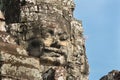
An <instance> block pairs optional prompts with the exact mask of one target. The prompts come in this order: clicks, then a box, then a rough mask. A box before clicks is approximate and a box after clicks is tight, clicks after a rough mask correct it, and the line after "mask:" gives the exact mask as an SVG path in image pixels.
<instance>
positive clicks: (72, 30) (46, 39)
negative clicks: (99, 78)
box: [0, 0, 89, 80]
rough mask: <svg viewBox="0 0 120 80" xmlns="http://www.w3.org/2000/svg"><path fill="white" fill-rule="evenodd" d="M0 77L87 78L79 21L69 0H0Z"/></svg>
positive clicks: (11, 79) (38, 79) (37, 79)
mask: <svg viewBox="0 0 120 80" xmlns="http://www.w3.org/2000/svg"><path fill="white" fill-rule="evenodd" d="M2 2H3V3H2V4H4V5H3V8H4V9H2V11H3V13H4V15H5V21H6V27H5V29H6V31H0V78H1V79H2V80H88V73H89V66H88V62H87V57H86V52H85V39H84V37H83V28H82V23H81V21H79V20H76V19H75V18H74V17H73V10H74V8H75V4H74V2H73V0H4V1H3V0H2Z"/></svg>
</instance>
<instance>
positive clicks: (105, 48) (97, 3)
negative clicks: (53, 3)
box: [74, 0, 120, 80]
mask: <svg viewBox="0 0 120 80" xmlns="http://www.w3.org/2000/svg"><path fill="white" fill-rule="evenodd" d="M75 2H76V9H75V11H74V16H75V18H77V19H79V20H82V24H83V27H84V35H85V36H87V37H88V38H87V39H86V53H87V57H88V61H89V64H90V75H89V80H99V79H100V78H101V77H102V76H104V75H105V74H107V73H108V72H109V71H111V70H113V69H117V70H120V49H119V48H120V36H119V34H120V0H75Z"/></svg>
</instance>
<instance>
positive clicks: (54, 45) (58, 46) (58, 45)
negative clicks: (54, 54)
mask: <svg viewBox="0 0 120 80" xmlns="http://www.w3.org/2000/svg"><path fill="white" fill-rule="evenodd" d="M51 47H55V48H60V47H61V46H60V41H59V39H58V38H54V41H53V43H52V44H51Z"/></svg>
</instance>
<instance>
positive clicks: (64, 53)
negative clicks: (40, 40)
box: [44, 47, 66, 55]
mask: <svg viewBox="0 0 120 80" xmlns="http://www.w3.org/2000/svg"><path fill="white" fill-rule="evenodd" d="M44 51H46V52H47V51H49V52H54V53H56V54H60V55H66V52H65V51H63V50H61V49H57V48H53V47H44Z"/></svg>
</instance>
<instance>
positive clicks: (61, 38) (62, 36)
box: [59, 33, 69, 41]
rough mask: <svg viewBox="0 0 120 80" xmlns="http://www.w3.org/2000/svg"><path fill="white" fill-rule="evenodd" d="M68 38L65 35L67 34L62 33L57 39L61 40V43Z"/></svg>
mask: <svg viewBox="0 0 120 80" xmlns="http://www.w3.org/2000/svg"><path fill="white" fill-rule="evenodd" d="M68 38H69V36H68V35H67V33H62V34H61V35H60V37H59V39H60V40H61V41H65V40H67V39H68Z"/></svg>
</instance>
